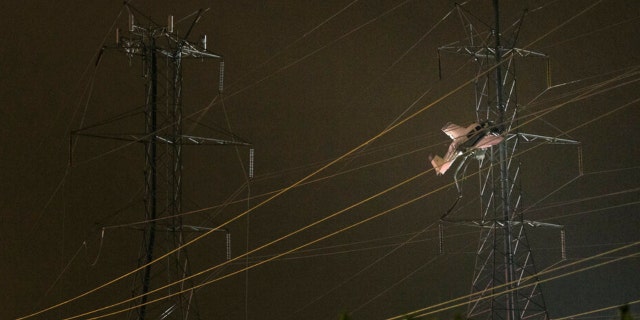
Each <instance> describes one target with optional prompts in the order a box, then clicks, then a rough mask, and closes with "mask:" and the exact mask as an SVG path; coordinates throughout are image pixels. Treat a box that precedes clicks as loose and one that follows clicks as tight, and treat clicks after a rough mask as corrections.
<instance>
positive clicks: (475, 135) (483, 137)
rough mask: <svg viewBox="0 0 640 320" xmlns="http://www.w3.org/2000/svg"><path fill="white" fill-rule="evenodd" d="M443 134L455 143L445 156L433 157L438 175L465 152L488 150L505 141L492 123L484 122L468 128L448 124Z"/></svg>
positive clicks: (432, 162) (432, 163)
mask: <svg viewBox="0 0 640 320" xmlns="http://www.w3.org/2000/svg"><path fill="white" fill-rule="evenodd" d="M442 132H444V133H446V134H447V135H448V136H449V137H450V138H451V139H452V140H453V141H451V144H450V145H449V150H448V151H447V153H446V154H445V155H444V158H441V157H440V156H437V155H436V156H435V157H431V156H429V159H430V160H431V165H432V166H433V168H434V169H435V171H436V174H437V175H442V174H444V173H445V172H446V171H447V170H448V169H449V167H451V164H453V162H454V161H455V160H456V158H458V157H459V156H460V155H462V154H463V153H465V152H468V151H473V150H477V149H486V148H489V147H491V146H495V145H496V144H498V143H500V142H501V141H502V140H504V137H502V135H500V132H499V131H498V130H497V129H496V128H495V127H493V126H492V124H491V122H489V121H484V122H481V123H477V122H476V123H472V124H470V125H469V126H467V127H466V128H463V127H461V126H459V125H456V124H453V123H447V125H445V126H444V128H442Z"/></svg>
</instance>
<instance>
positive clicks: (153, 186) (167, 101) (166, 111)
mask: <svg viewBox="0 0 640 320" xmlns="http://www.w3.org/2000/svg"><path fill="white" fill-rule="evenodd" d="M127 9H128V10H129V19H128V28H127V30H126V31H125V32H121V31H120V30H119V29H117V30H116V45H114V46H111V47H105V49H115V50H117V51H119V52H122V53H124V54H125V55H126V56H128V58H129V59H130V60H131V59H134V58H139V59H141V61H142V66H143V68H142V69H143V70H142V72H143V78H144V80H145V93H146V97H145V107H144V133H142V134H139V135H135V134H133V135H132V134H123V133H112V134H105V133H100V134H95V133H91V130H89V129H93V128H95V126H91V127H87V128H83V129H79V130H76V131H74V132H73V134H74V135H84V136H91V137H99V138H110V139H117V140H125V141H132V142H139V143H142V144H143V145H144V150H145V153H144V155H145V166H144V182H145V183H144V203H145V216H144V219H145V221H147V223H146V224H145V226H144V227H143V228H142V231H143V241H142V248H141V250H140V252H141V253H140V256H139V258H138V264H139V265H140V266H143V265H144V266H145V267H144V269H143V270H142V271H141V272H140V273H139V274H138V275H137V279H136V280H135V281H134V285H133V288H132V296H134V297H140V299H139V300H138V301H136V302H134V303H133V304H134V305H133V306H135V307H136V309H135V310H136V312H133V313H130V318H134V319H140V320H143V319H197V318H199V317H200V315H199V311H198V309H197V307H196V301H197V300H196V297H195V291H194V290H185V289H188V288H190V287H192V284H193V281H184V280H183V281H181V279H184V278H186V277H188V276H189V275H191V271H190V268H191V264H190V262H189V255H188V252H187V250H186V248H182V249H181V250H178V251H177V252H175V253H173V254H171V255H170V256H169V257H167V258H166V261H163V262H162V263H156V264H150V262H152V261H154V259H156V258H157V257H159V256H163V255H165V254H166V253H168V252H171V251H174V250H175V249H177V248H180V247H182V245H183V244H184V243H185V242H187V241H188V240H189V239H188V235H187V232H188V233H191V234H193V233H194V232H207V231H211V230H212V228H210V227H202V226H193V225H185V224H183V221H182V218H181V213H182V170H183V163H182V151H183V146H185V145H200V146H207V145H209V146H211V145H214V146H219V145H222V146H239V147H246V148H248V149H249V157H250V159H249V177H251V176H252V175H253V172H252V171H253V149H252V148H251V144H250V143H249V142H247V141H246V140H244V139H242V138H239V137H237V136H235V135H233V134H231V133H229V132H224V134H225V135H226V136H227V137H226V138H213V137H201V136H194V135H188V134H185V133H184V132H183V113H182V98H183V96H182V69H183V62H184V60H185V59H187V58H196V59H197V60H217V61H219V86H218V90H219V94H222V90H223V79H224V60H223V57H222V55H219V54H217V53H213V52H211V51H209V50H207V42H206V36H203V37H202V38H200V41H198V42H191V41H189V40H187V39H188V38H189V36H190V35H191V32H192V30H193V27H194V26H195V24H196V23H197V22H198V20H199V19H200V18H201V16H202V14H203V13H204V12H205V10H200V11H199V12H198V13H197V15H196V16H195V18H194V19H193V20H192V23H191V25H190V26H189V28H188V30H187V31H186V33H185V34H184V35H180V34H179V33H178V31H177V30H174V23H173V17H172V16H169V17H168V19H167V24H166V25H160V24H157V23H155V22H153V21H151V19H149V18H147V17H145V16H144V15H143V14H142V13H140V12H139V11H137V10H136V9H135V8H134V7H132V6H130V5H127ZM134 13H135V14H134ZM137 17H142V18H141V19H140V20H141V21H143V23H138V18H137ZM103 51H104V50H103ZM214 231H221V232H224V233H225V235H226V241H227V242H226V243H227V245H226V250H227V259H229V258H230V233H229V231H228V230H226V229H225V230H214ZM160 265H161V266H160ZM171 283H176V284H175V285H172V286H170V287H168V288H166V289H164V290H160V291H157V292H154V293H152V291H155V289H156V288H159V287H161V286H164V285H167V284H171ZM178 291H186V292H185V293H182V294H176V292H178ZM168 295H173V296H172V298H171V299H167V300H164V301H163V303H154V304H149V302H150V301H152V300H154V299H156V298H157V297H163V296H168Z"/></svg>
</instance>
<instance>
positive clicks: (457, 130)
mask: <svg viewBox="0 0 640 320" xmlns="http://www.w3.org/2000/svg"><path fill="white" fill-rule="evenodd" d="M442 132H444V133H446V134H447V135H448V136H449V138H451V139H455V138H458V137H462V136H464V135H466V134H467V132H466V129H465V128H463V127H461V126H459V125H457V124H455V123H451V122H449V123H447V125H445V126H444V127H443V128H442Z"/></svg>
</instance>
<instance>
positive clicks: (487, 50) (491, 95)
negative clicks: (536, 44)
mask: <svg viewBox="0 0 640 320" xmlns="http://www.w3.org/2000/svg"><path fill="white" fill-rule="evenodd" d="M458 12H459V15H460V17H461V20H462V22H463V27H464V29H465V30H466V31H467V38H466V41H464V42H465V45H459V43H456V44H454V45H447V46H443V47H440V48H439V55H440V54H441V52H443V53H454V54H457V55H463V56H467V57H469V58H470V59H473V60H474V61H475V62H476V64H477V66H478V68H477V75H476V81H475V83H474V87H475V93H476V95H475V100H476V104H475V112H476V117H477V121H482V120H489V121H492V122H493V123H494V124H495V125H496V126H497V127H498V129H499V131H500V132H502V134H503V135H504V136H505V139H504V140H503V141H502V142H501V143H500V144H498V145H497V146H494V147H491V148H488V149H486V150H484V151H480V150H478V151H477V152H476V153H475V154H474V155H475V159H476V160H477V161H478V180H477V183H478V190H479V193H480V206H479V208H478V212H477V214H476V215H475V216H476V218H473V219H455V217H453V215H450V213H451V212H452V209H453V208H452V209H450V210H449V212H448V213H447V214H445V215H444V216H443V217H442V219H441V221H442V223H441V228H440V236H441V239H442V232H443V231H442V230H443V229H442V225H443V224H447V223H453V224H460V225H468V226H473V227H478V228H479V229H480V240H479V244H478V248H477V251H476V263H475V268H474V275H473V279H472V285H471V293H472V297H471V298H470V301H469V304H468V307H467V318H468V319H505V320H516V319H539V320H547V319H549V315H548V313H547V310H546V306H545V301H544V298H543V295H542V290H541V288H540V286H539V285H538V284H537V280H538V278H537V276H536V273H537V271H536V268H535V264H534V259H533V255H532V253H531V248H530V246H529V241H528V240H527V231H528V230H529V229H530V228H532V227H536V228H538V227H542V228H555V229H559V230H560V232H561V237H562V240H563V239H564V231H563V230H564V229H563V226H561V225H555V224H550V223H542V222H536V221H530V220H525V218H524V216H523V213H522V210H521V200H522V197H521V192H520V182H519V177H520V172H521V171H520V164H519V162H518V160H517V157H516V155H517V153H516V152H517V150H518V147H519V144H520V143H521V142H534V141H542V142H544V143H561V144H578V142H577V141H573V140H568V139H559V138H555V137H545V136H540V135H534V134H526V133H520V132H518V131H519V129H518V104H517V103H516V100H517V94H516V77H515V71H514V70H515V63H516V61H515V60H516V58H519V57H539V58H546V57H547V56H546V55H545V54H542V53H539V52H534V51H530V50H524V49H518V48H515V47H514V46H513V44H514V43H515V39H516V38H517V33H518V30H519V25H520V22H517V23H516V24H514V26H515V27H514V28H513V29H514V30H512V31H513V35H512V36H511V38H510V39H509V40H508V41H509V42H510V43H508V44H507V45H503V44H502V41H503V39H502V37H503V36H502V34H501V30H500V25H499V18H498V17H499V5H498V1H497V0H494V12H495V15H496V17H495V19H496V22H495V26H494V27H493V29H491V30H487V31H486V32H479V31H478V29H476V28H475V24H474V23H473V17H471V16H470V15H468V14H467V12H466V11H465V10H464V9H463V8H462V7H461V6H458ZM484 25H485V26H488V24H484ZM468 158H472V157H468ZM465 159H466V158H465ZM461 167H462V164H461V165H460V166H459V170H458V171H457V172H456V173H455V174H454V178H455V179H456V185H457V186H458V192H459V198H458V199H460V198H461V197H462V194H461V188H460V186H459V183H460V181H462V180H464V179H465V178H464V175H465V174H464V171H462V173H461V172H460V168H461ZM464 168H465V170H466V166H465V167H464ZM456 203H457V201H456ZM454 206H455V204H454ZM562 243H564V241H562ZM441 244H442V240H441ZM441 250H442V249H441ZM562 252H563V257H564V248H563V250H562Z"/></svg>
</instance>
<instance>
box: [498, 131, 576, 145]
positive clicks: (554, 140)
mask: <svg viewBox="0 0 640 320" xmlns="http://www.w3.org/2000/svg"><path fill="white" fill-rule="evenodd" d="M513 138H520V139H522V141H524V142H535V141H542V142H545V143H549V144H580V141H577V140H572V139H563V138H558V137H551V136H542V135H537V134H532V133H523V132H518V133H510V134H508V135H507V139H508V140H510V139H513Z"/></svg>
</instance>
